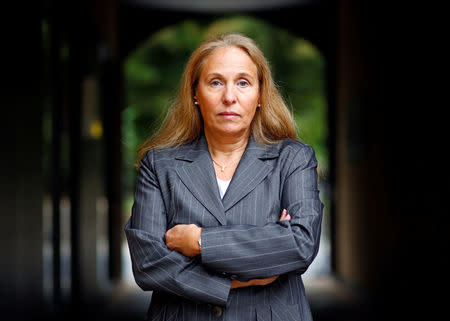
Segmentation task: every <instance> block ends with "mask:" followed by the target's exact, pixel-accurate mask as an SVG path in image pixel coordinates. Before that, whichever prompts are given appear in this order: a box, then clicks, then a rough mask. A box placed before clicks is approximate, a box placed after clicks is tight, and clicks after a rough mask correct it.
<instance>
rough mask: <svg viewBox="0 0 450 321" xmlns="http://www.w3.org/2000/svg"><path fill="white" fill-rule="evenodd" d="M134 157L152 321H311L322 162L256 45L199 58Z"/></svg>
mask: <svg viewBox="0 0 450 321" xmlns="http://www.w3.org/2000/svg"><path fill="white" fill-rule="evenodd" d="M138 155H139V165H138V168H139V170H138V176H137V183H136V191H135V201H134V204H133V208H132V215H131V218H130V219H129V221H128V222H127V224H126V226H125V233H126V237H127V240H128V244H129V249H130V254H131V260H132V267H133V273H134V277H135V280H136V283H137V284H138V285H139V286H140V287H141V288H142V289H143V290H144V291H153V294H152V300H151V304H150V307H149V310H148V314H147V317H148V320H189V321H196V320H198V321H201V320H216V319H221V320H236V321H250V320H259V321H260V320H273V321H275V320H279V321H290V320H312V318H311V312H310V309H309V306H308V303H307V300H306V297H305V290H304V286H303V283H302V279H301V274H302V273H303V272H305V271H306V269H307V268H308V266H309V265H310V264H311V262H312V261H313V259H314V257H315V256H316V254H317V251H318V247H319V238H320V229H321V221H322V210H323V205H322V203H321V201H320V199H319V192H318V189H317V170H316V167H317V161H316V159H315V156H314V151H313V149H312V148H311V147H310V146H308V145H306V144H304V143H302V142H300V141H298V140H297V139H296V132H295V123H294V121H293V118H292V115H291V114H290V112H289V110H288V108H287V107H286V105H285V104H284V102H283V100H282V99H281V96H280V94H279V93H278V91H277V89H276V87H275V85H274V82H273V80H272V76H271V73H270V70H269V67H268V64H267V61H266V59H265V58H264V56H263V54H262V52H261V51H260V50H259V48H258V47H257V46H256V44H255V43H254V42H253V41H252V40H251V39H249V38H247V37H245V36H242V35H239V34H229V35H225V36H221V37H218V38H215V39H211V40H208V41H206V42H204V43H203V44H201V45H200V46H199V47H198V48H197V49H196V50H195V51H194V52H193V54H192V56H191V57H190V59H189V61H188V63H187V65H186V69H185V72H184V74H183V77H182V82H181V87H180V90H179V94H178V97H177V99H176V100H175V102H174V103H173V105H172V107H171V109H170V110H169V113H168V115H167V117H166V119H165V121H164V122H163V124H162V127H161V129H160V130H159V132H158V133H157V134H156V135H155V136H153V137H151V138H150V139H149V140H147V141H146V142H145V143H144V144H143V145H142V146H141V148H140V150H139V153H138Z"/></svg>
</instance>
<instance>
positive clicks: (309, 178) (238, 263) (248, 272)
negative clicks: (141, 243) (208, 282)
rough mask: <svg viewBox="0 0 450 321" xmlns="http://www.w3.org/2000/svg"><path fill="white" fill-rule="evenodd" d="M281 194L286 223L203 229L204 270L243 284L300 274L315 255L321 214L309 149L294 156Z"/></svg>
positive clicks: (317, 247)
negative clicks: (222, 274)
mask: <svg viewBox="0 0 450 321" xmlns="http://www.w3.org/2000/svg"><path fill="white" fill-rule="evenodd" d="M280 188H281V189H282V193H281V206H282V208H286V209H287V212H288V213H289V214H290V215H291V220H290V221H278V222H276V223H268V224H266V225H264V226H250V225H229V226H219V227H208V228H203V229H202V236H201V238H202V253H201V258H202V263H203V265H205V266H206V267H208V268H211V269H214V270H215V271H220V272H224V273H227V274H230V275H231V277H232V278H236V279H239V280H243V281H245V280H249V279H254V278H266V277H270V276H274V275H281V274H284V273H288V272H292V271H295V272H298V273H303V272H305V271H306V269H307V268H308V266H309V265H310V264H311V262H312V261H313V259H314V258H315V256H316V255H317V252H318V249H319V240H320V232H321V223H322V212H323V204H322V202H321V201H320V199H319V190H318V187H317V161H316V158H315V154H314V150H313V149H312V148H311V147H310V146H306V147H304V148H301V149H300V150H299V151H298V152H297V153H296V154H295V156H294V158H293V160H292V162H291V165H290V166H289V171H288V172H287V174H286V178H285V180H284V184H283V185H282V186H281V187H280ZM262 210H263V209H262ZM280 214H281V213H280Z"/></svg>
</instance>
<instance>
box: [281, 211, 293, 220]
mask: <svg viewBox="0 0 450 321" xmlns="http://www.w3.org/2000/svg"><path fill="white" fill-rule="evenodd" d="M290 220H291V216H290V215H289V214H288V213H287V210H286V209H284V210H283V211H282V212H281V216H280V221H290Z"/></svg>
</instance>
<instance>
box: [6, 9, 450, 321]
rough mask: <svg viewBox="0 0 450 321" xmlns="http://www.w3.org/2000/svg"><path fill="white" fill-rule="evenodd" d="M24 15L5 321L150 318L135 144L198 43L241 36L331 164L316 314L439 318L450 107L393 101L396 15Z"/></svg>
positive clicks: (316, 266) (315, 275)
mask: <svg viewBox="0 0 450 321" xmlns="http://www.w3.org/2000/svg"><path fill="white" fill-rule="evenodd" d="M10 5H11V8H8V10H3V12H2V16H3V20H2V22H3V23H4V26H3V28H2V30H3V32H5V34H6V37H4V38H3V46H2V47H3V48H2V51H3V52H4V53H6V58H4V59H3V61H4V64H5V66H4V68H3V71H4V80H6V81H7V85H6V86H2V89H6V90H5V93H4V94H3V95H2V97H3V103H2V105H3V106H4V108H3V109H4V111H5V112H4V118H3V121H2V137H3V138H4V140H5V143H4V145H3V149H2V166H1V171H2V172H1V191H0V192H1V193H0V195H1V205H0V206H1V207H0V210H1V222H0V225H1V241H2V242H1V245H0V246H1V247H0V249H1V250H2V255H1V270H0V282H1V283H0V294H1V300H0V301H1V308H2V310H1V311H0V319H1V320H38V319H39V320H40V319H43V320H63V319H66V320H67V319H69V320H72V319H73V320H75V319H77V320H78V319H80V318H83V317H86V318H87V317H93V318H95V319H97V320H106V319H108V320H111V319H113V320H143V318H144V316H145V312H146V309H147V306H148V303H149V302H150V300H151V292H143V291H142V290H141V289H140V288H139V287H138V286H137V285H136V284H135V282H134V279H133V275H132V271H131V266H130V259H129V253H128V246H127V244H126V241H125V235H124V233H123V227H124V225H125V222H126V220H127V219H128V218H129V216H130V214H131V206H132V204H133V193H134V184H135V179H136V170H135V167H134V165H135V162H136V157H137V154H136V150H137V147H138V145H139V144H140V143H141V142H142V141H143V140H144V139H145V138H146V137H147V136H148V135H150V134H151V133H152V132H153V130H155V129H156V127H157V126H158V125H159V123H160V122H161V120H162V118H163V117H164V115H165V112H166V110H167V108H168V106H169V105H170V103H171V99H173V98H174V95H175V93H176V91H177V89H178V85H179V80H180V77H181V73H182V71H183V68H184V65H185V63H186V62H187V60H188V58H189V55H190V53H191V52H192V51H193V49H194V48H196V47H197V46H198V45H199V44H200V43H201V42H202V41H203V40H205V39H207V38H208V37H210V36H213V35H216V34H220V33H227V32H240V33H243V34H245V35H248V36H250V37H251V38H253V39H254V40H255V41H256V43H257V44H258V45H259V46H260V47H261V49H262V51H263V52H264V53H265V55H266V57H267V59H268V61H269V63H270V66H271V69H272V71H273V76H274V79H275V81H276V83H277V85H278V87H279V89H280V92H281V93H282V95H283V97H284V99H285V101H286V102H287V105H288V106H289V108H291V110H292V112H293V114H294V116H295V120H296V123H297V128H298V134H299V137H300V139H301V140H302V141H304V142H306V143H308V144H310V145H311V146H313V147H314V149H315V151H316V154H317V158H318V161H319V168H318V170H319V187H320V191H321V198H322V200H323V202H324V204H325V209H324V224H323V230H322V237H321V245H320V250H319V253H318V256H317V258H316V259H315V261H314V262H313V264H312V265H311V267H310V268H309V270H308V271H307V272H306V273H305V275H304V280H305V285H306V292H307V295H308V296H309V299H310V303H311V307H312V310H313V315H314V319H315V320H319V321H320V320H350V321H351V320H378V319H383V320H386V319H388V318H390V317H392V319H393V320H403V319H405V318H407V317H408V318H409V319H411V318H412V317H418V319H420V318H423V319H426V320H431V319H432V317H433V316H435V315H437V313H438V312H437V311H439V310H440V307H442V304H441V300H442V299H439V297H436V296H435V295H434V293H435V292H434V291H433V290H432V289H433V287H434V285H435V284H440V283H441V277H443V276H444V275H445V270H446V266H447V263H448V253H449V251H448V250H449V246H448V245H449V243H450V242H448V236H447V235H448V233H447V230H446V227H445V225H444V224H442V223H443V220H442V219H443V218H445V215H443V214H445V213H446V212H445V211H446V208H445V205H444V203H443V200H445V197H446V196H447V195H448V193H447V190H446V188H445V182H446V180H445V179H444V178H443V177H444V176H443V175H440V172H441V171H445V167H443V165H445V164H446V162H444V161H443V160H444V157H443V155H442V154H443V153H442V145H440V144H438V143H437V141H438V138H440V137H442V135H443V133H442V130H443V126H441V125H440V119H439V118H440V116H439V114H437V113H433V111H438V110H434V109H432V108H433V107H428V108H425V107H423V106H422V108H415V104H410V103H409V101H410V100H411V97H413V96H414V95H412V92H411V89H412V88H408V89H409V91H408V93H407V95H408V97H409V98H410V100H407V99H404V100H402V101H401V102H399V100H398V99H396V98H395V95H393V92H392V88H395V93H396V94H398V95H399V96H402V94H403V91H402V90H403V88H402V86H401V85H402V84H404V83H403V82H402V81H403V78H400V77H399V76H398V75H399V74H398V73H396V72H395V71H397V72H398V70H403V69H401V66H402V63H401V61H402V59H408V57H407V55H406V54H405V53H406V52H407V51H406V50H405V51H401V50H399V49H398V48H399V47H398V46H397V45H398V43H397V36H398V33H399V31H398V29H396V28H392V29H391V24H390V22H391V21H390V20H389V19H390V17H391V16H389V15H384V14H383V15H382V14H381V13H386V12H389V10H387V9H386V8H384V9H382V8H380V7H379V6H377V5H375V3H374V2H373V1H369V2H363V1H357V0H338V1H327V0H278V1H277V0H260V1H257V0H240V1H237V0H229V1H226V2H225V1H219V0H216V1H213V0H209V1H207V0H198V1H193V0H191V1H188V0H184V1H183V0H128V1H127V0H109V1H107V0H92V1H51V0H47V1H44V0H41V1H33V2H32V3H27V4H26V5H25V4H21V3H16V4H10ZM392 32H394V35H395V36H394V37H393V36H392ZM394 38H395V40H393V39H394ZM393 45H394V46H393ZM393 48H395V49H393ZM409 59H411V58H409ZM408 61H409V60H408ZM403 76H404V75H403ZM416 103H418V102H417V101H416ZM430 115H431V116H430ZM433 135H434V136H433ZM429 137H433V138H432V139H429ZM436 156H439V157H438V159H439V162H440V163H437V164H436V162H435V161H432V159H433V158H434V157H436ZM440 164H442V166H441V165H440ZM438 173H439V174H438ZM444 290H445V289H444ZM388 311H389V312H388ZM243 321H246V320H243Z"/></svg>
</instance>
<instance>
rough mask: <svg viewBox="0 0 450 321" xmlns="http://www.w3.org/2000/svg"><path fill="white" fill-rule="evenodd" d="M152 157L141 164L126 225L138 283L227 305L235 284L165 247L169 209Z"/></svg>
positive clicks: (195, 259)
mask: <svg viewBox="0 0 450 321" xmlns="http://www.w3.org/2000/svg"><path fill="white" fill-rule="evenodd" d="M148 157H151V155H150V156H147V157H146V158H144V160H143V161H142V162H141V168H140V169H139V172H138V176H137V183H136V191H135V201H134V204H133V208H132V215H131V218H130V219H129V221H128V222H127V224H126V226H125V235H126V237H127V241H128V246H129V250H130V256H131V262H132V268H133V274H134V277H135V280H136V283H137V284H138V285H139V286H140V287H141V288H142V289H143V290H159V291H164V292H168V293H171V294H175V295H178V296H182V297H186V298H189V299H191V300H194V301H197V302H207V303H211V304H218V305H225V304H226V302H227V298H228V294H229V290H230V286H231V283H232V281H231V280H230V279H229V278H228V277H224V276H221V275H220V274H219V273H214V272H211V271H208V270H206V269H205V267H204V266H203V265H202V264H201V262H199V258H198V257H197V258H190V257H187V256H185V255H182V254H181V253H179V252H176V251H171V250H170V249H168V248H167V246H166V245H165V241H164V235H165V233H166V226H167V222H166V213H165V207H164V204H163V200H162V197H161V192H160V189H159V186H158V181H157V179H156V177H155V175H154V173H153V171H152V168H151V161H149V160H148V159H147V158H148Z"/></svg>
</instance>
